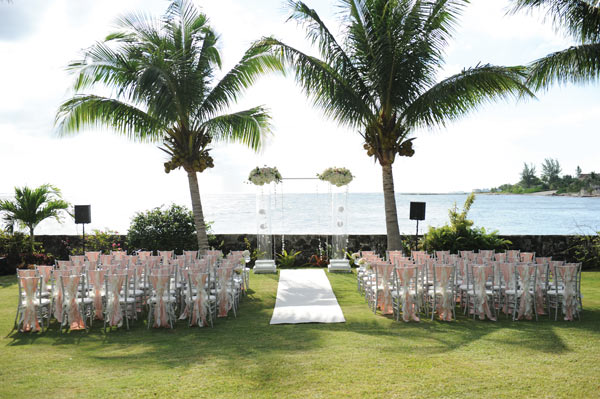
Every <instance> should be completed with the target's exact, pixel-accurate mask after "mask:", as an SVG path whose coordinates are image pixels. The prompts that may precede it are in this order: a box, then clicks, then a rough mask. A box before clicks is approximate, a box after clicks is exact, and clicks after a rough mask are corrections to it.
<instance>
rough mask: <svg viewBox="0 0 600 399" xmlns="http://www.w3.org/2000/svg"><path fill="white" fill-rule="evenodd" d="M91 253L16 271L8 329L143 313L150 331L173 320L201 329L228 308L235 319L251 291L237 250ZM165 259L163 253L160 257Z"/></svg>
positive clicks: (111, 320) (108, 320)
mask: <svg viewBox="0 0 600 399" xmlns="http://www.w3.org/2000/svg"><path fill="white" fill-rule="evenodd" d="M110 255H111V259H110V263H103V261H108V260H109V258H107V257H105V258H104V259H102V260H101V258H100V257H98V258H95V256H94V255H92V256H90V257H88V256H87V254H86V256H85V257H84V258H83V259H81V258H76V257H74V258H71V259H70V260H69V261H59V262H57V265H56V266H35V268H34V269H31V270H30V269H27V270H18V271H17V279H18V285H19V302H18V307H17V314H16V317H15V323H14V328H15V329H20V330H21V331H40V330H42V331H43V330H44V327H45V328H48V326H49V323H50V319H51V318H52V317H54V318H55V319H56V320H57V321H58V322H59V323H60V326H61V331H62V330H63V329H69V328H70V329H86V328H87V327H88V325H89V326H91V325H92V323H93V321H94V320H101V321H103V323H104V328H105V330H106V328H107V327H112V326H118V327H120V326H121V325H122V324H123V323H125V325H126V327H127V328H129V323H130V322H133V321H135V320H137V319H138V317H139V315H140V314H141V312H142V311H143V310H147V315H148V328H149V327H150V326H151V325H152V326H154V327H170V328H173V325H174V323H175V322H176V320H177V318H178V316H179V318H180V319H187V320H188V321H189V325H199V326H206V325H208V324H210V325H211V326H212V325H213V323H214V319H215V318H216V317H226V316H227V315H228V313H229V311H231V310H232V311H233V313H234V316H237V309H238V306H239V302H240V298H241V296H242V295H243V294H244V293H246V292H247V289H248V288H249V269H248V268H247V267H245V263H246V259H245V257H244V254H243V253H242V252H241V251H235V252H232V253H230V254H228V256H227V257H226V258H223V255H222V253H221V252H220V251H218V252H212V253H205V254H204V255H202V256H199V255H196V257H194V256H189V255H190V254H187V256H186V255H185V254H184V255H181V256H177V257H175V256H173V255H172V256H169V257H163V256H160V255H159V256H160V258H161V259H159V260H158V261H157V259H152V258H151V256H152V255H149V256H144V255H141V256H140V255H139V254H137V255H133V256H130V255H126V254H121V255H120V256H119V255H116V256H113V255H115V254H110ZM163 255H164V254H163Z"/></svg>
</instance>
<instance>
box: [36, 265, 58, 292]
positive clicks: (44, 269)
mask: <svg viewBox="0 0 600 399" xmlns="http://www.w3.org/2000/svg"><path fill="white" fill-rule="evenodd" d="M36 270H37V271H38V273H39V274H40V277H41V278H42V294H45V293H47V292H48V283H49V282H50V279H51V278H52V271H53V270H54V266H36Z"/></svg>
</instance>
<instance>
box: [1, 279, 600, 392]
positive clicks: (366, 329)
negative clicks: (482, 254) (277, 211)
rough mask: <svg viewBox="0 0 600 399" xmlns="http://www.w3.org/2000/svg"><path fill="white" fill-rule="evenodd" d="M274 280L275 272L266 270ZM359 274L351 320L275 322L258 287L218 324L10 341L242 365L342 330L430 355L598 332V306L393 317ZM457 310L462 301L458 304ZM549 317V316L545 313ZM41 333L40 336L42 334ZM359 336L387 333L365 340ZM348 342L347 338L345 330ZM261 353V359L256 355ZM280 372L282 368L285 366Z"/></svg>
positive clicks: (339, 282)
mask: <svg viewBox="0 0 600 399" xmlns="http://www.w3.org/2000/svg"><path fill="white" fill-rule="evenodd" d="M264 278H265V279H266V280H271V282H270V283H269V284H271V283H272V282H276V281H277V279H278V276H276V275H266V276H265V277H264ZM355 279H356V277H355V275H353V274H348V275H343V274H336V275H335V277H332V278H330V280H331V281H332V282H333V284H332V286H333V288H334V292H335V293H336V295H337V297H338V300H339V303H340V305H341V307H342V310H343V311H344V314H345V315H346V314H347V317H346V320H347V321H346V323H336V324H296V325H276V326H270V325H269V322H270V319H271V316H272V313H273V308H274V304H275V297H276V290H272V289H271V288H270V287H269V289H260V287H259V289H258V291H255V290H254V289H252V290H250V291H248V296H246V297H244V298H243V300H242V302H241V306H240V310H239V314H238V317H237V318H234V317H233V315H231V316H229V317H228V318H225V319H218V320H217V322H216V324H215V327H214V328H210V327H206V328H199V327H188V326H187V324H186V323H185V321H180V322H178V323H177V324H176V327H175V329H173V330H170V329H154V328H150V329H147V324H146V317H145V316H143V317H142V318H141V319H140V320H138V321H136V322H135V324H134V325H133V326H132V327H131V329H130V330H129V331H127V330H126V329H125V328H124V327H123V328H120V329H114V328H113V329H111V330H110V331H108V332H107V333H104V331H103V328H102V323H95V324H94V326H93V327H92V328H91V329H90V330H89V331H88V332H84V331H69V332H67V333H63V334H61V333H60V332H59V331H58V324H57V323H56V322H55V323H52V324H51V328H50V330H48V331H47V332H45V333H43V334H28V333H18V332H13V333H12V334H11V335H10V338H12V342H10V343H9V344H8V345H10V346H22V345H48V341H50V342H51V344H50V345H53V346H72V347H73V348H74V350H75V351H76V352H78V353H80V354H83V355H85V357H86V358H90V359H93V360H94V361H96V362H98V363H99V365H100V366H105V367H117V368H128V367H131V365H132V364H133V363H136V362H150V363H159V364H161V365H164V366H167V367H192V366H194V365H202V364H205V363H207V362H215V361H219V362H222V363H225V364H229V365H230V366H231V369H232V370H233V369H237V368H238V366H239V365H240V364H255V363H256V362H257V359H264V358H265V357H268V356H270V355H277V356H275V357H274V359H283V358H285V357H286V356H287V355H290V354H292V355H293V354H302V353H308V352H310V351H311V350H315V349H320V348H322V347H324V346H325V345H326V343H325V342H326V340H325V339H324V336H327V335H329V334H330V333H333V334H335V333H338V332H339V333H343V334H348V333H349V334H351V335H355V336H356V340H357V341H356V342H377V345H379V346H382V347H383V348H384V349H385V350H386V351H389V352H391V353H396V354H399V355H403V356H406V355H410V356H415V355H416V356H431V355H440V354H445V353H451V352H453V351H458V350H461V349H462V348H464V347H467V346H469V345H472V344H474V343H477V342H479V341H482V340H484V341H485V343H484V344H483V345H508V346H510V347H513V348H515V350H518V349H519V348H523V349H526V350H529V351H534V352H540V353H544V354H563V353H568V352H571V351H572V350H573V349H572V348H571V347H570V346H569V343H568V340H565V339H564V338H563V337H564V334H563V332H564V331H565V330H585V331H588V332H592V333H593V334H594V336H597V335H598V334H600V327H599V326H600V324H599V323H598V321H599V320H600V309H597V308H592V309H590V310H585V311H584V313H583V321H581V322H579V321H574V322H564V321H560V320H559V321H557V322H555V321H554V320H553V319H552V320H551V321H550V320H548V319H547V318H541V319H540V320H539V321H537V322H536V321H517V322H513V321H510V320H506V319H504V317H503V316H502V317H501V318H500V320H499V321H498V322H490V321H479V320H473V319H472V318H467V317H466V316H463V315H462V314H457V320H455V321H452V322H442V321H438V320H434V321H431V320H428V319H427V320H422V321H421V322H420V323H404V322H402V321H400V322H396V321H395V320H393V319H392V318H391V317H389V316H381V315H380V314H377V315H374V314H373V313H372V312H371V311H370V310H369V309H368V306H367V305H366V303H364V299H363V298H362V297H361V296H360V295H359V294H358V293H357V291H356V282H355ZM457 312H458V309H457ZM546 317H547V316H546ZM42 337H43V338H47V339H44V340H43V342H41V341H42V340H40V338H42ZM361 337H371V338H378V337H381V338H384V339H383V340H382V341H381V340H374V341H373V340H364V339H361ZM344 339H346V340H347V341H346V342H349V345H351V342H354V341H350V340H348V339H347V338H344ZM258 361H260V360H258ZM280 372H281V370H280ZM253 378H256V379H257V381H258V382H264V383H268V382H269V381H270V380H271V379H275V378H276V379H281V378H282V377H281V374H279V375H278V376H272V375H271V374H270V373H268V372H265V373H257V374H256V375H255V376H253Z"/></svg>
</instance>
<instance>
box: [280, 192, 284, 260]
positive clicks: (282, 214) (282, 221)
mask: <svg viewBox="0 0 600 399" xmlns="http://www.w3.org/2000/svg"><path fill="white" fill-rule="evenodd" d="M283 251H285V212H284V209H283V182H282V183H281V254H282V255H283Z"/></svg>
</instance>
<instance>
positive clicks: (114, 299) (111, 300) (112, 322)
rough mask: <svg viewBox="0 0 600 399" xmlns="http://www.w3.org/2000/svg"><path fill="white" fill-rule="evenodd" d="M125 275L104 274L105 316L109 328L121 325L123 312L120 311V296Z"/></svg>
mask: <svg viewBox="0 0 600 399" xmlns="http://www.w3.org/2000/svg"><path fill="white" fill-rule="evenodd" d="M125 276H126V275H125V274H123V273H114V274H106V275H105V276H104V278H105V279H106V286H107V287H106V316H107V317H108V320H107V322H108V325H109V326H118V327H121V326H122V325H123V310H122V309H121V301H120V295H121V290H122V289H123V283H124V281H125Z"/></svg>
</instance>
